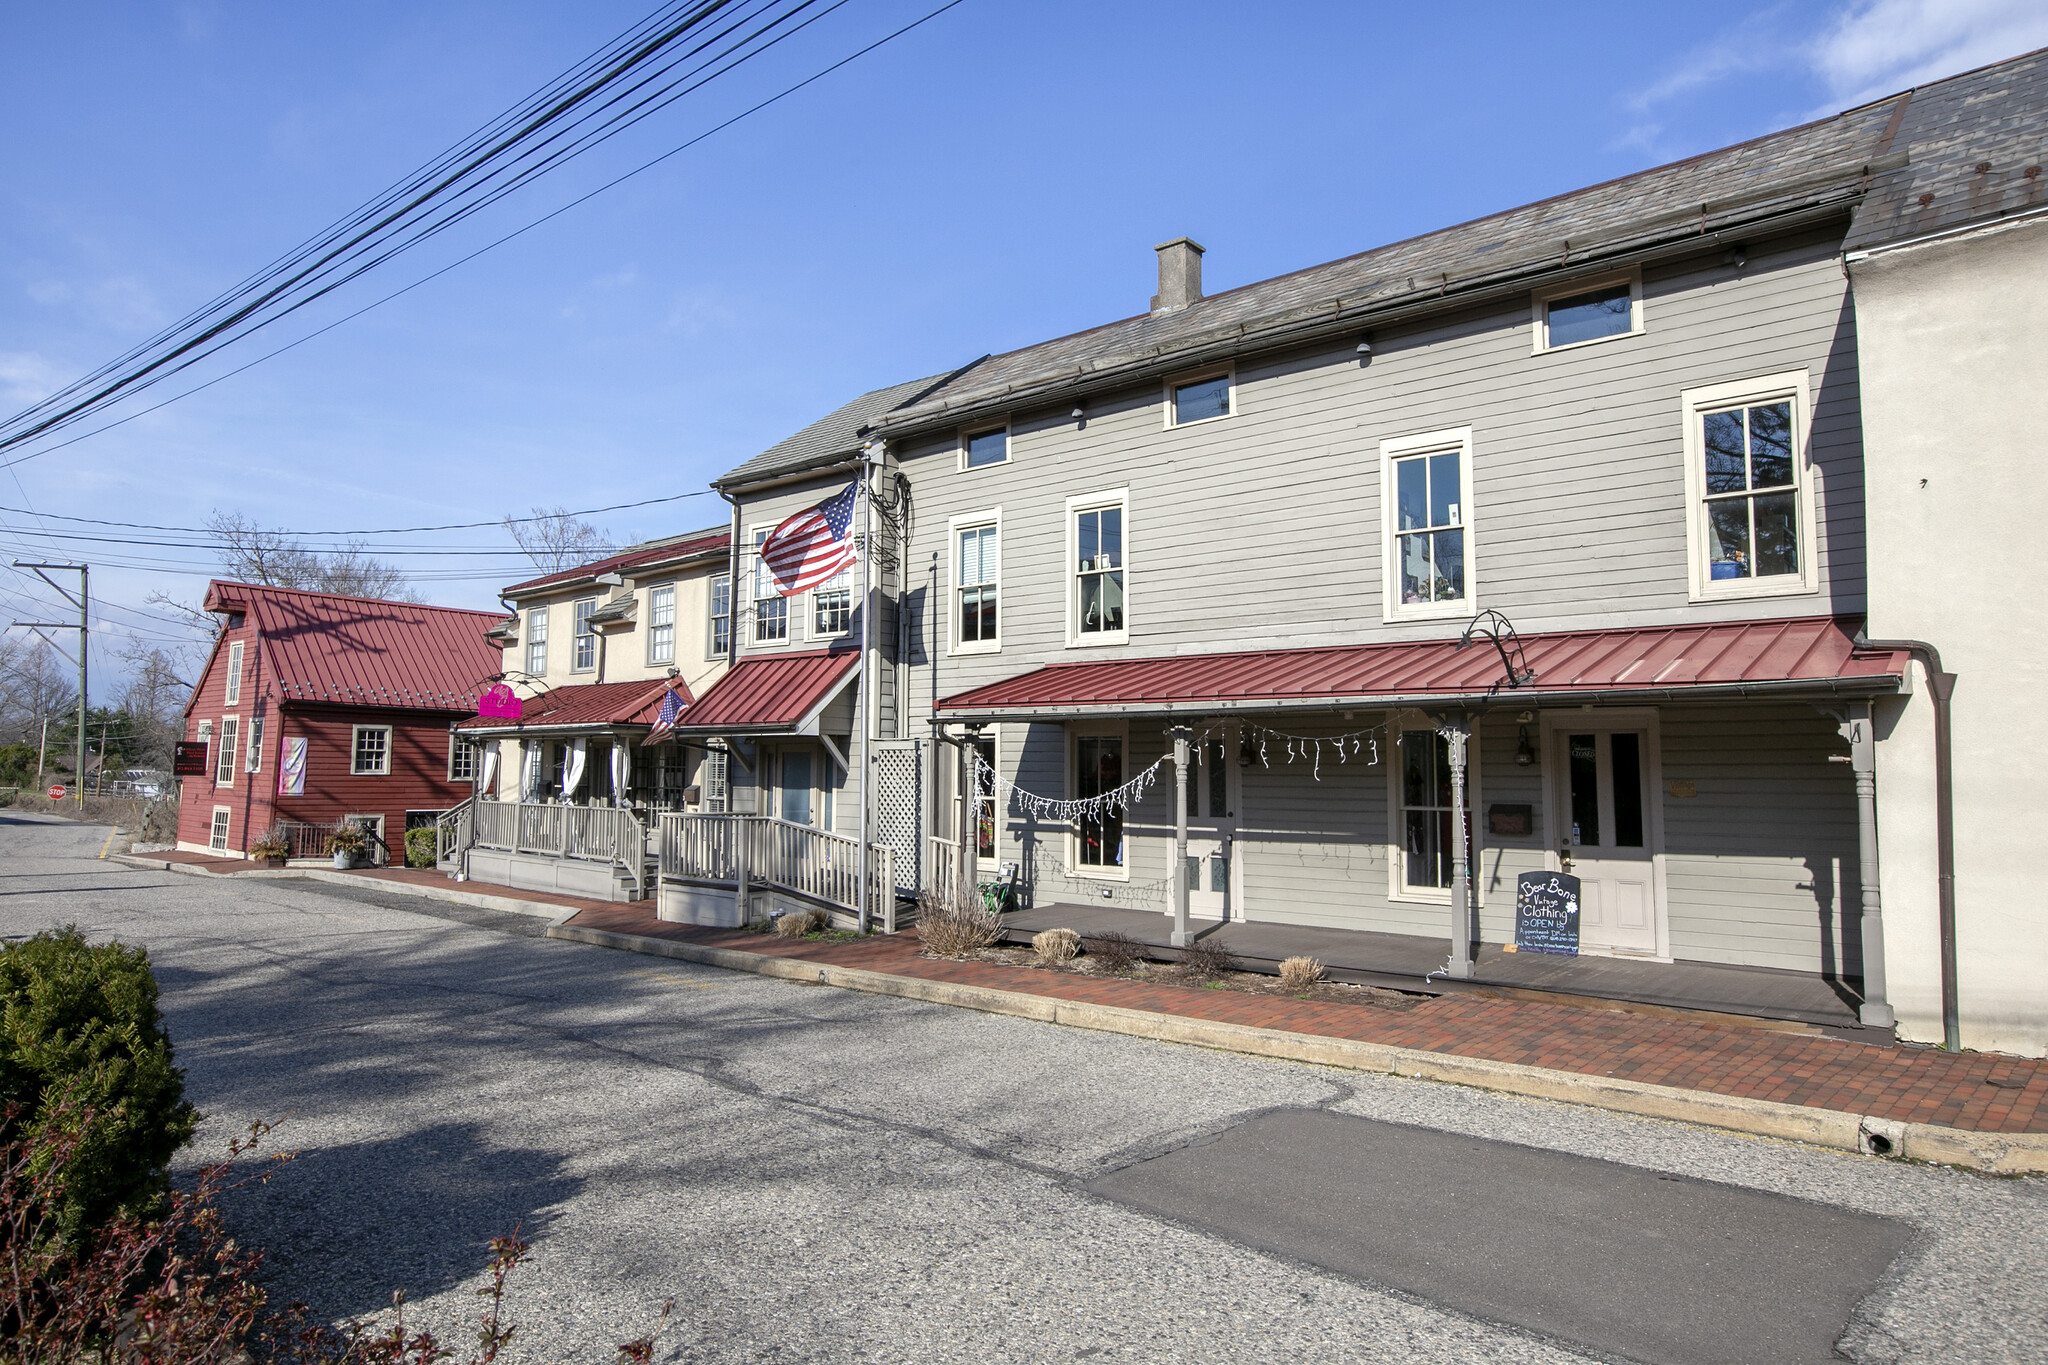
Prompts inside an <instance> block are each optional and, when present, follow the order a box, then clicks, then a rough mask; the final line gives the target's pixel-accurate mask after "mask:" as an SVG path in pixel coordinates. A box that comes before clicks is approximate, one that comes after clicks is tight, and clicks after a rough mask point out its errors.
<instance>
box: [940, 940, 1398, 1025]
mask: <svg viewBox="0 0 2048 1365" xmlns="http://www.w3.org/2000/svg"><path fill="white" fill-rule="evenodd" d="M918 956H919V957H928V958H933V959H936V960H938V961H942V962H994V963H1000V964H1002V965H1003V966H1005V967H1029V968H1031V969H1032V970H1034V971H1041V972H1053V973H1057V974H1061V975H1066V976H1081V977H1090V978H1093V979H1096V980H1104V979H1112V980H1121V981H1141V982H1144V983H1146V984H1148V985H1154V986H1179V987H1182V988H1183V989H1186V990H1196V991H1235V992H1238V993H1240V994H1243V995H1271V996H1281V997H1284V998H1286V999H1289V1000H1323V1001H1329V1002H1332V1003H1335V1004H1344V1005H1365V1006H1369V1007H1371V1008H1373V1009H1380V1010H1412V1009H1414V1008H1415V1007H1416V1006H1417V1005H1420V1004H1422V1003H1423V1002H1424V1001H1426V1000H1429V999H1431V997H1430V996H1427V995H1414V994H1410V993H1409V992H1407V991H1390V990H1387V989H1385V988H1384V987H1381V986H1361V985H1355V984H1353V983H1351V982H1348V981H1318V982H1317V983H1316V984H1315V985H1313V986H1311V987H1309V988H1308V989H1307V990H1305V991H1298V990H1289V989H1287V988H1286V987H1285V986H1283V985H1281V984H1280V978H1279V977H1277V976H1267V975H1264V974H1262V973H1259V972H1232V971H1226V972H1217V973H1215V974H1214V975H1207V976H1205V975H1203V974H1201V973H1199V972H1194V971H1190V970H1189V969H1188V968H1186V967H1183V966H1182V965H1181V964H1180V963H1177V962H1140V963H1137V964H1136V965H1134V966H1133V967H1131V968H1130V969H1129V970H1127V971H1121V972H1118V971H1111V970H1109V969H1107V968H1105V967H1103V966H1102V965H1101V964H1100V963H1099V962H1098V961H1097V960H1096V959H1094V958H1091V957H1089V956H1088V955H1087V954H1086V953H1083V954H1082V955H1081V956H1080V957H1077V958H1075V959H1073V960H1072V961H1071V962H1061V963H1051V962H1043V961H1040V960H1039V957H1038V954H1037V953H1035V952H1033V951H1032V950H1031V949H1029V948H1017V947H997V948H983V949H981V950H979V951H978V952H972V953H962V954H942V953H931V952H922V953H919V954H918Z"/></svg>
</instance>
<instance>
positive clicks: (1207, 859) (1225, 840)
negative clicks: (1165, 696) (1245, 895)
mask: <svg viewBox="0 0 2048 1365" xmlns="http://www.w3.org/2000/svg"><path fill="white" fill-rule="evenodd" d="M1188 753H1189V757H1190V758H1191V759H1192V760H1193V762H1192V764H1191V765H1190V766H1189V768H1188V861H1187V878H1188V914H1190V915H1191V916H1194V917H1195V918H1197V919H1243V918H1244V912H1243V910H1242V908H1241V907H1240V906H1239V903H1238V896H1237V885H1238V877H1239V870H1238V859H1237V848H1236V844H1237V801H1238V771H1237V764H1236V763H1235V762H1234V761H1233V759H1234V758H1235V756H1236V753H1237V745H1236V743H1235V742H1234V740H1232V739H1230V738H1228V737H1226V736H1215V737H1212V738H1210V739H1206V740H1203V741H1202V742H1200V743H1197V744H1191V745H1190V746H1188ZM1168 856H1169V857H1171V856H1172V855H1171V854H1169V855H1168Z"/></svg>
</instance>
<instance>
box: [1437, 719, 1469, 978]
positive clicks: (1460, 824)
mask: <svg viewBox="0 0 2048 1365" xmlns="http://www.w3.org/2000/svg"><path fill="white" fill-rule="evenodd" d="M1437 733H1438V734H1440V735H1442V736H1443V737H1444V743H1445V744H1446V745H1447V746H1448V747H1449V749H1450V758H1451V857H1452V859H1453V861H1452V863H1451V956H1450V959H1449V961H1447V962H1446V963H1445V964H1444V974H1445V975H1446V976H1452V977H1457V978H1459V979H1461V980H1462V979H1464V978H1466V977H1469V976H1471V975H1472V879H1471V877H1470V875H1469V874H1468V870H1467V865H1466V861H1465V850H1466V847H1467V845H1468V844H1469V843H1470V842H1471V839H1470V831H1469V830H1468V829H1467V828H1466V820H1465V760H1466V754H1465V750H1466V746H1467V744H1468V743H1469V741H1470V740H1471V738H1472V722H1471V720H1470V719H1469V718H1467V717H1465V716H1455V717H1452V718H1451V719H1449V720H1446V721H1444V722H1443V723H1442V724H1441V725H1439V726H1438V728H1437Z"/></svg>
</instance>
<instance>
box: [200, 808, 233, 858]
mask: <svg viewBox="0 0 2048 1365" xmlns="http://www.w3.org/2000/svg"><path fill="white" fill-rule="evenodd" d="M234 818H235V817H234V812H233V811H232V810H230V809H229V808H228V807H226V806H215V807H214V808H213V824H212V826H211V827H210V828H209V829H208V830H207V832H206V846H207V847H208V848H210V849H212V850H213V851H214V852H215V853H225V852H227V851H228V822H229V821H231V820H233V819H234Z"/></svg>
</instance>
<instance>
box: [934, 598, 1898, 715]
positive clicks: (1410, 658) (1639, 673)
mask: <svg viewBox="0 0 2048 1365" xmlns="http://www.w3.org/2000/svg"><path fill="white" fill-rule="evenodd" d="M1860 625H1861V621H1860V620H1859V619H1856V618H1837V617H1829V616H1818V617H1800V618H1796V619H1793V620H1789V621H1737V622H1728V623H1722V624H1718V625H1685V626H1660V627H1651V628H1641V629H1631V630H1584V631H1559V632H1555V633H1552V634H1547V635H1530V636H1526V637H1524V638H1523V640H1522V647H1523V651H1524V655H1525V657H1526V659H1527V661H1528V665H1529V667H1531V668H1533V669H1535V670H1536V678H1535V680H1534V681H1533V682H1531V683H1527V684H1524V685H1523V686H1522V687H1519V688H1515V689H1513V690H1510V689H1508V688H1507V687H1506V686H1505V685H1504V683H1503V679H1504V670H1503V669H1502V667H1501V661H1500V656H1499V654H1497V653H1496V652H1495V650H1494V647H1493V645H1492V644H1491V643H1490V642H1488V641H1487V640H1485V639H1484V638H1476V639H1474V640H1473V642H1472V643H1471V644H1469V645H1467V646H1466V647H1465V648H1464V649H1462V650H1460V649H1458V648H1457V642H1456V641H1455V640H1423V641H1411V642H1407V643H1402V644H1370V645H1339V646H1332V647H1327V648H1316V649H1280V650H1265V651H1259V652H1245V653H1231V654H1183V655H1172V656H1167V657H1163V658H1152V659H1118V660H1106V661H1089V662H1084V663H1059V664H1051V665H1048V666H1046V667H1044V668H1040V669H1037V670H1036V671H1034V672H1030V673H1024V674H1020V675H1018V676H1017V677H1014V678H1006V679H1004V680H1003V681H1001V682H996V683H990V684H988V685H987V686H985V687H977V688H974V689H972V690H970V691H966V692H960V693H956V694H954V695H953V696H950V697H947V698H945V699H944V700H943V701H941V702H940V703H939V715H940V717H941V718H942V719H946V720H1002V719H1027V718H1038V717H1044V718H1048V719H1052V718H1059V717H1064V716H1072V715H1087V714H1104V713H1117V712H1174V711H1213V710H1219V709H1232V710H1237V709H1243V710H1258V709H1276V710H1277V709H1306V708H1316V707H1330V706H1390V705H1430V704H1434V705H1442V704H1445V703H1454V702H1464V703H1471V702H1478V701H1482V700H1486V699H1487V698H1488V697H1489V692H1488V689H1489V688H1492V687H1493V686H1494V684H1496V683H1503V685H1502V686H1501V687H1500V688H1499V689H1498V690H1497V691H1495V692H1493V693H1492V694H1491V696H1492V697H1493V699H1496V700H1498V699H1502V698H1527V699H1529V700H1531V701H1541V700H1543V699H1546V698H1564V697H1570V698H1572V699H1573V700H1586V699H1590V698H1593V697H1600V698H1605V699H1615V700H1650V699H1662V698H1667V697H1668V698H1674V699H1675V698H1682V697H1699V698H1705V697H1708V696H1713V695H1752V694H1761V693H1767V692H1780V691H1803V692H1810V693H1822V694H1833V695H1857V696H1869V695H1872V694H1875V693H1883V692H1892V691H1896V690H1897V689H1898V687H1899V683H1900V680H1901V679H1902V678H1903V677H1904V675H1905V671H1906V663H1907V656H1906V655H1905V654H1903V653H1899V652H1895V651H1891V650H1870V649H1861V648H1859V647H1858V646H1857V645H1856V642H1855V630H1856V628H1857V627H1858V626H1860Z"/></svg>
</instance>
